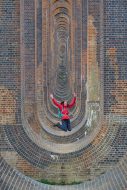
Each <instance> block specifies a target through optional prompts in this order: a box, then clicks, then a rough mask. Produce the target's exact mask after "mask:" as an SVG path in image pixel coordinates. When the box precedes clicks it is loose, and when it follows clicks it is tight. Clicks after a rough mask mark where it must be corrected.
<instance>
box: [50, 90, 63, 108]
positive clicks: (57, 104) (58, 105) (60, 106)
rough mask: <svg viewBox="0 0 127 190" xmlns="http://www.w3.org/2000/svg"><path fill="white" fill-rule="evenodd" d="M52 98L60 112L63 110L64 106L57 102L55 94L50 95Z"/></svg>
mask: <svg viewBox="0 0 127 190" xmlns="http://www.w3.org/2000/svg"><path fill="white" fill-rule="evenodd" d="M50 98H51V100H52V102H53V103H54V105H55V106H57V107H58V108H59V109H60V110H61V109H62V105H61V104H59V103H58V102H57V100H56V99H55V98H54V97H53V94H50Z"/></svg>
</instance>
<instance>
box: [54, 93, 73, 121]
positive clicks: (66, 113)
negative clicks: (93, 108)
mask: <svg viewBox="0 0 127 190" xmlns="http://www.w3.org/2000/svg"><path fill="white" fill-rule="evenodd" d="M52 101H53V103H54V104H55V105H56V106H57V107H58V108H59V109H60V111H61V113H62V115H63V116H62V120H64V119H70V117H69V111H68V108H72V107H73V106H74V104H75V102H76V97H74V98H73V99H72V101H71V103H70V104H68V105H67V106H64V105H61V104H60V103H58V102H57V100H56V99H55V98H53V99H52Z"/></svg>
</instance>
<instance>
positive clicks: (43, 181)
mask: <svg viewBox="0 0 127 190" xmlns="http://www.w3.org/2000/svg"><path fill="white" fill-rule="evenodd" d="M37 181H38V182H40V183H44V184H48V185H77V184H80V183H81V181H80V182H77V181H73V182H70V183H66V182H65V181H60V182H53V181H49V180H47V179H40V180H37Z"/></svg>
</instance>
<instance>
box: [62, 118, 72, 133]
mask: <svg viewBox="0 0 127 190" xmlns="http://www.w3.org/2000/svg"><path fill="white" fill-rule="evenodd" d="M60 129H62V130H64V131H67V130H68V131H71V123H70V119H63V120H62V125H60Z"/></svg>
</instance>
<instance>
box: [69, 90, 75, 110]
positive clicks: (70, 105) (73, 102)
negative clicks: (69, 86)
mask: <svg viewBox="0 0 127 190" xmlns="http://www.w3.org/2000/svg"><path fill="white" fill-rule="evenodd" d="M75 103H76V94H75V93H74V98H73V99H72V100H71V103H70V104H69V105H68V108H72V107H73V106H74V105H75Z"/></svg>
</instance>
